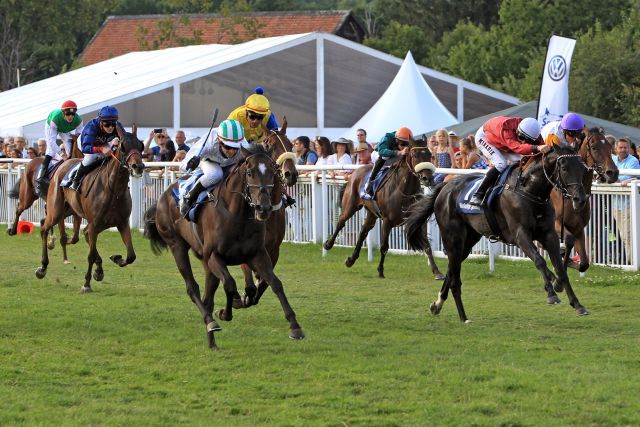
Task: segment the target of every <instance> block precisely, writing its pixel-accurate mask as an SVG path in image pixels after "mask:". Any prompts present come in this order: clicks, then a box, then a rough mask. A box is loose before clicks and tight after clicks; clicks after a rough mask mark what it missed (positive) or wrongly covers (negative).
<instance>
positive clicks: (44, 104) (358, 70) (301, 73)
mask: <svg viewBox="0 0 640 427" xmlns="http://www.w3.org/2000/svg"><path fill="white" fill-rule="evenodd" d="M401 65H402V60H401V59H399V58H396V57H394V56H391V55H388V54H385V53H382V52H379V51H377V50H375V49H371V48H369V47H366V46H363V45H361V44H358V43H355V42H352V41H349V40H347V39H344V38H341V37H338V36H335V35H333V34H328V33H307V34H296V35H287V36H280V37H270V38H261V39H255V40H252V41H249V42H245V43H242V44H238V45H219V44H211V45H198V46H186V47H179V48H169V49H162V50H155V51H145V52H132V53H128V54H125V55H122V56H118V57H115V58H112V59H109V60H106V61H103V62H100V63H97V64H93V65H89V66H86V67H82V68H79V69H76V70H72V71H69V72H66V73H63V74H60V75H58V76H54V77H51V78H48V79H45V80H41V81H38V82H34V83H31V84H28V85H25V86H22V87H19V88H16V89H12V90H9V91H5V92H1V93H0V135H2V136H6V135H23V136H25V137H27V138H28V139H30V140H31V139H34V138H38V137H41V136H42V133H43V123H44V120H45V119H46V117H47V115H48V113H49V112H50V111H51V110H53V109H54V108H57V107H58V106H60V105H61V104H62V102H63V101H65V100H67V99H72V100H74V101H75V102H76V103H77V104H78V106H79V107H80V108H79V112H80V114H82V115H83V117H84V118H85V121H86V120H87V119H90V118H92V117H95V115H96V112H97V110H99V108H100V107H102V106H104V105H108V104H111V105H116V106H117V107H118V109H119V110H120V117H121V119H122V122H123V123H124V125H125V126H131V124H132V123H136V124H137V125H138V127H139V128H142V129H143V131H144V130H148V129H152V128H157V127H167V128H169V131H170V132H172V131H173V130H176V129H184V130H186V132H187V133H188V134H192V135H196V134H199V133H201V132H202V131H203V130H206V129H208V127H209V121H210V116H211V111H212V110H213V108H214V107H218V108H219V109H220V114H221V117H223V116H225V117H226V115H227V114H228V113H229V112H230V111H232V110H233V108H235V107H236V106H238V105H242V104H244V100H245V99H246V97H247V96H248V95H250V94H251V93H252V92H253V89H254V88H255V87H256V86H262V87H264V88H265V95H267V97H268V98H269V100H270V102H271V106H272V110H273V111H274V113H275V114H276V116H277V118H278V120H282V116H284V115H286V116H287V119H288V122H289V129H290V131H289V132H288V133H289V136H297V135H300V134H307V135H309V136H314V135H326V136H329V137H336V136H340V135H342V134H344V133H345V131H346V130H348V129H350V128H351V127H352V126H353V124H354V123H356V122H357V121H358V120H359V119H360V118H361V117H363V116H364V115H365V113H366V112H367V111H369V110H370V109H371V107H372V106H373V105H374V104H375V103H376V101H378V99H379V98H380V97H381V96H382V94H383V93H384V92H385V91H386V90H387V88H388V87H389V85H390V84H391V82H392V80H393V79H394V77H395V76H396V74H398V70H399V69H400V66H401ZM417 70H418V71H419V73H420V75H421V76H422V78H423V79H424V80H425V81H426V82H427V83H428V85H429V86H430V87H431V89H432V90H433V93H435V95H436V96H437V98H438V99H439V100H440V101H441V102H442V104H444V106H445V107H446V108H447V109H448V110H449V111H451V112H452V113H453V115H454V116H455V117H456V118H457V120H458V121H462V120H464V119H469V118H473V117H477V116H481V115H484V114H488V113H491V112H493V111H497V110H500V109H503V108H507V107H509V106H513V105H515V104H518V103H519V100H518V99H517V98H514V97H511V96H509V95H505V94H503V93H500V92H497V91H494V90H491V89H488V88H485V87H482V86H479V85H475V84H473V83H469V82H466V81H464V80H461V79H458V78H455V77H452V76H449V75H447V74H444V73H440V72H438V71H435V70H432V69H429V68H426V67H422V66H418V67H417ZM414 77H415V75H414Z"/></svg>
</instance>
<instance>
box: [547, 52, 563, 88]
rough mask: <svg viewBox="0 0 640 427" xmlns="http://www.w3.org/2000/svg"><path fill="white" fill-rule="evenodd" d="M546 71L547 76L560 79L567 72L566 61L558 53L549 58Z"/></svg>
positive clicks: (555, 79) (556, 79)
mask: <svg viewBox="0 0 640 427" xmlns="http://www.w3.org/2000/svg"><path fill="white" fill-rule="evenodd" d="M547 72H548V73H549V77H551V80H553V81H556V82H557V81H558V80H562V78H563V77H564V75H565V74H567V63H566V62H565V60H564V58H563V57H562V56H560V55H556V56H554V57H553V58H551V61H549V67H547Z"/></svg>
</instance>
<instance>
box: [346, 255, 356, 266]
mask: <svg viewBox="0 0 640 427" xmlns="http://www.w3.org/2000/svg"><path fill="white" fill-rule="evenodd" d="M355 262H356V261H355V260H354V259H352V258H351V257H349V258H347V259H346V260H345V261H344V265H346V266H347V267H352V266H353V264H354V263H355Z"/></svg>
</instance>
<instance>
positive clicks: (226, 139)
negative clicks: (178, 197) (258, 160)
mask: <svg viewBox="0 0 640 427" xmlns="http://www.w3.org/2000/svg"><path fill="white" fill-rule="evenodd" d="M205 141H206V142H205ZM240 147H245V148H248V147H249V144H248V143H247V141H246V140H245V139H244V129H243V128H242V124H241V123H240V122H238V121H236V120H230V119H227V120H225V121H223V122H222V123H220V126H218V128H217V129H216V130H214V131H212V132H211V135H209V138H208V139H207V138H206V136H205V137H203V138H200V141H198V142H197V143H196V144H194V145H193V146H192V147H191V150H189V152H188V153H187V156H186V157H185V158H184V160H183V161H182V162H181V163H180V170H181V171H183V172H186V171H193V170H195V169H196V168H197V167H198V166H200V169H202V172H204V175H203V176H201V177H200V179H199V180H198V182H196V185H194V187H193V188H192V189H191V191H189V192H188V193H187V194H186V195H184V197H183V198H182V203H181V205H180V214H181V215H182V216H185V215H186V214H187V212H189V210H190V209H191V208H192V207H193V205H194V204H195V202H196V199H197V198H198V194H200V193H201V192H202V191H204V190H206V189H207V188H210V187H213V186H214V185H216V184H217V183H219V182H220V181H222V179H223V178H224V169H225V168H228V167H229V166H233V165H236V164H237V163H238V162H240V160H242V152H241V150H239V148H240ZM196 153H197V154H196ZM200 159H202V160H203V162H200Z"/></svg>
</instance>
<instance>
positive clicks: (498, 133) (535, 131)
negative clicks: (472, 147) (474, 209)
mask: <svg viewBox="0 0 640 427" xmlns="http://www.w3.org/2000/svg"><path fill="white" fill-rule="evenodd" d="M541 144H542V138H541V137H540V124H539V123H538V121H537V120H536V119H533V118H531V117H527V118H526V119H521V118H519V117H504V116H499V117H494V118H492V119H489V120H487V122H486V123H485V124H484V125H483V126H482V127H481V128H480V129H478V132H476V145H477V146H478V147H479V148H480V150H481V151H482V154H484V156H485V157H486V158H488V159H489V161H490V162H491V164H492V165H493V166H492V167H491V168H489V170H488V171H487V174H486V175H485V177H484V179H483V181H482V184H480V187H478V190H477V191H476V193H475V194H474V195H473V197H472V198H471V200H469V204H471V205H474V206H483V200H484V196H485V194H486V193H487V190H488V189H489V188H490V187H491V186H492V185H493V183H494V182H495V180H496V179H498V177H499V176H500V174H501V173H502V172H503V171H504V170H505V169H506V168H507V161H508V160H511V161H517V160H520V158H521V157H522V156H523V155H530V154H533V153H538V152H545V153H546V152H548V151H549V150H550V149H551V147H545V146H544V145H541Z"/></svg>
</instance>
